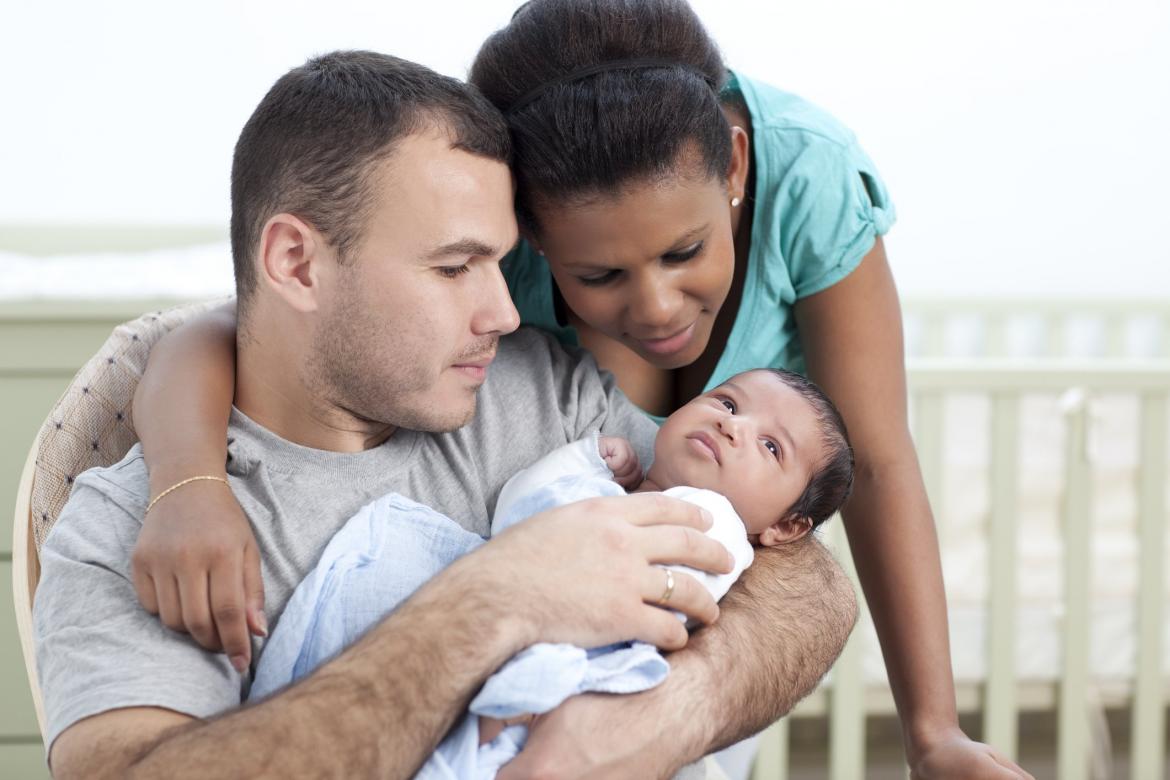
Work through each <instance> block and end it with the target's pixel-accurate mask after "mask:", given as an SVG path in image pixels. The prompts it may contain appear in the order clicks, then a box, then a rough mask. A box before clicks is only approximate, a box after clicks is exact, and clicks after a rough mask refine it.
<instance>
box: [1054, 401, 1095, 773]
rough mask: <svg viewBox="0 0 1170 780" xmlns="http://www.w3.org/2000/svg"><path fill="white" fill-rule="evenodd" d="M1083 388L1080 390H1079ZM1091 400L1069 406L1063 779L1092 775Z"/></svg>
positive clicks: (1060, 723) (1060, 735)
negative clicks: (1089, 703)
mask: <svg viewBox="0 0 1170 780" xmlns="http://www.w3.org/2000/svg"><path fill="white" fill-rule="evenodd" d="M1073 392H1077V391H1073ZM1087 426H1088V403H1087V401H1086V400H1085V399H1084V397H1083V394H1082V396H1081V398H1080V400H1079V401H1076V402H1074V403H1071V404H1070V405H1069V408H1068V428H1067V431H1068V439H1067V441H1066V444H1065V458H1066V460H1065V486H1064V505H1063V507H1062V510H1061V515H1062V519H1063V521H1064V610H1065V611H1064V668H1063V670H1062V673H1061V680H1060V707H1059V712H1058V715H1057V770H1056V776H1057V777H1059V778H1061V780H1087V778H1088V770H1089V762H1088V754H1087V751H1088V746H1089V727H1088V726H1089V721H1088V715H1087V712H1086V702H1087V701H1088V691H1089V674H1088V672H1089V652H1088V651H1089V610H1088V605H1089V582H1090V577H1091V571H1090V568H1089V561H1090V557H1089V500H1090V494H1089V463H1088V448H1087V446H1086V445H1087V430H1086V429H1087Z"/></svg>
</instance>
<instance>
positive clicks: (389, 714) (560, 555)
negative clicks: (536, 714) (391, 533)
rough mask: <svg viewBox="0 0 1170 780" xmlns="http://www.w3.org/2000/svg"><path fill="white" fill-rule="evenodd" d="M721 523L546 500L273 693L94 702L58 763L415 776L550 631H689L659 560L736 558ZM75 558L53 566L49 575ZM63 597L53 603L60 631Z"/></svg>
mask: <svg viewBox="0 0 1170 780" xmlns="http://www.w3.org/2000/svg"><path fill="white" fill-rule="evenodd" d="M710 525H711V520H710V517H709V516H707V515H706V514H705V513H704V512H703V511H702V510H701V509H700V508H699V507H697V506H695V505H694V504H689V503H687V502H685V501H678V500H676V499H671V498H669V497H667V496H663V495H661V494H645V495H641V496H631V497H627V496H621V497H610V498H595V499H589V500H586V501H580V502H577V503H575V504H570V505H567V506H564V507H559V508H557V509H551V510H548V511H547V512H544V513H541V517H540V518H539V519H537V518H533V519H532V520H531V521H530V522H526V523H522V524H521V525H519V526H517V527H515V528H512V529H509V530H508V531H505V532H504V533H502V534H500V535H499V536H498V537H496V538H495V539H493V540H492V542H491V543H490V544H486V545H483V546H482V547H480V548H479V549H478V550H476V551H475V552H473V553H471V554H470V555H468V556H466V557H464V558H461V559H459V560H458V561H456V562H455V563H454V564H452V565H451V566H449V567H447V568H446V569H445V570H444V571H443V572H442V573H440V574H439V575H438V576H437V577H435V578H434V579H432V580H431V581H430V582H429V583H427V584H426V585H424V586H423V587H422V588H421V589H420V590H419V591H417V592H416V593H415V594H414V595H413V596H411V597H410V598H409V599H408V600H407V601H406V602H404V603H403V604H402V605H401V606H400V607H398V609H397V610H395V612H394V613H393V614H391V616H390V617H388V618H387V619H385V620H384V621H383V622H382V623H380V624H379V625H378V626H377V627H376V628H374V629H373V630H371V631H370V632H369V633H368V634H367V635H366V636H365V637H364V638H363V639H362V640H361V641H360V642H358V643H356V644H355V645H353V646H352V647H351V648H350V649H349V650H347V651H346V652H344V653H342V654H341V655H340V656H339V657H338V658H337V659H335V660H334V661H332V662H330V663H328V664H326V665H325V666H323V667H321V668H320V669H319V670H317V672H316V673H314V674H313V675H312V676H310V677H308V678H307V679H305V680H304V681H302V682H299V683H297V684H296V685H293V686H291V687H289V688H287V689H286V690H284V691H283V692H281V693H279V694H277V695H276V696H274V697H272V698H271V699H269V700H266V701H264V702H261V703H259V704H256V705H249V706H247V707H244V708H243V709H240V710H236V711H234V712H232V713H230V714H226V715H224V716H221V717H218V718H215V719H212V720H209V721H196V720H194V719H191V718H188V717H186V716H184V715H180V714H178V713H176V712H173V711H171V710H167V709H159V708H149V707H136V708H129V709H116V710H110V711H107V712H105V713H104V714H101V715H95V716H93V717H91V718H88V719H85V720H81V721H78V722H77V723H75V724H74V725H72V726H71V727H69V728H68V729H66V730H65V731H63V732H62V733H61V735H60V736H59V737H58V738H57V739H56V740H55V742H54V744H53V746H52V753H51V759H52V764H53V769H54V772H55V773H56V774H57V775H58V776H61V777H85V778H93V777H97V778H101V777H155V776H166V777H167V778H168V780H170V779H171V778H183V777H197V778H202V777H221V776H222V777H253V776H257V775H261V774H263V775H266V776H268V775H276V776H284V775H287V776H296V777H332V776H338V777H355V776H356V777H375V776H376V777H409V776H411V775H412V774H414V772H415V771H416V770H417V769H418V767H419V766H420V765H421V764H422V762H423V761H424V760H425V758H426V757H427V756H428V755H430V753H432V752H433V751H434V749H435V747H436V745H438V743H439V741H440V740H441V738H442V737H443V736H444V735H445V734H446V733H447V731H448V730H449V729H450V728H451V726H452V725H453V724H454V723H455V721H456V719H457V718H458V717H459V716H460V715H461V714H462V713H463V712H464V711H465V710H466V707H467V703H468V701H469V700H470V698H471V696H472V695H473V693H474V692H475V691H476V690H477V689H478V688H479V687H480V684H481V683H482V682H483V680H484V679H486V677H487V676H488V675H489V674H490V673H492V672H493V671H495V669H497V668H498V667H499V666H501V665H502V664H503V662H504V661H506V660H507V659H508V658H510V657H511V656H512V655H514V654H515V653H516V652H518V651H519V650H521V649H523V648H524V647H527V646H529V645H531V644H533V643H534V642H536V641H540V640H546V641H552V642H570V643H574V644H579V645H583V646H586V647H593V646H599V645H605V644H610V643H612V642H616V641H619V640H621V639H623V638H629V637H634V638H636V639H640V640H641V641H645V642H649V643H652V644H654V645H656V646H658V647H662V648H669V649H676V648H679V647H682V646H683V645H684V644H686V641H687V634H686V631H685V630H684V629H683V627H682V624H681V623H680V622H679V621H678V620H677V619H676V618H675V617H674V616H673V615H672V614H670V613H669V612H666V611H664V610H661V609H658V608H657V607H655V606H651V603H652V602H653V601H654V600H655V599H657V597H658V596H659V594H660V593H661V591H660V590H659V588H660V587H661V579H660V577H661V570H660V569H658V568H657V567H656V566H655V565H654V562H657V561H669V562H676V563H679V564H682V565H686V566H693V567H695V568H697V569H700V570H702V571H708V572H712V573H721V572H727V571H729V570H730V568H731V561H730V560H729V556H728V554H727V550H726V549H724V547H723V546H722V545H721V544H719V543H718V542H716V541H714V540H712V539H710V538H709V537H707V536H706V535H704V533H703V531H704V530H706V529H707V528H710ZM58 557H60V556H58ZM89 568H95V567H92V566H91V567H89ZM97 568H98V569H100V571H98V572H97V575H98V579H97V580H95V581H96V582H99V583H103V584H104V585H105V586H106V587H108V588H110V589H112V590H114V591H117V592H121V594H122V596H121V598H122V599H123V601H124V602H125V603H126V604H130V603H131V601H130V599H132V598H133V597H132V594H130V593H129V584H128V583H127V582H125V581H124V578H123V575H120V574H117V573H113V572H110V571H108V570H107V569H103V568H101V567H97ZM84 569H85V567H84V566H83V567H81V570H82V571H84ZM55 571H56V572H57V573H54V572H55ZM67 571H68V569H65V568H61V569H54V568H53V567H49V568H47V569H46V572H47V573H48V577H49V578H50V579H51V578H52V577H57V578H58V579H61V578H64V577H66V576H68V575H67V573H66V572H67ZM45 585H46V582H42V587H44V586H45ZM678 585H679V587H678V588H677V590H676V592H675V595H674V598H673V599H672V601H671V603H672V604H673V605H674V606H675V607H676V608H677V609H679V610H681V611H682V612H684V613H685V614H687V615H689V616H691V617H694V618H696V619H698V620H700V621H702V622H704V623H708V622H710V621H712V620H714V619H715V618H716V616H717V615H718V612H719V610H718V607H717V606H716V604H715V601H714V600H713V599H712V598H711V596H710V594H709V593H707V591H706V590H704V589H703V588H702V587H700V586H699V585H698V583H697V582H696V581H694V580H693V579H692V578H689V577H686V576H685V575H680V577H679V581H678ZM53 603H54V602H52V600H50V601H49V602H45V603H43V604H41V605H40V606H41V609H42V610H43V613H42V614H41V616H40V617H41V624H42V627H44V626H46V625H47V626H48V627H47V628H46V633H47V634H48V635H49V636H52V634H53V632H52V628H53V627H54V626H53V625H52V624H53V620H54V615H53V612H52V606H51V605H52V604H53ZM56 619H57V620H58V621H59V620H60V619H61V617H57V618H56ZM277 630H279V628H278V629H277ZM124 640H125V641H127V642H132V641H133V637H124ZM173 641H182V642H187V641H188V640H186V639H185V638H184V639H180V638H175V639H174V640H173ZM42 650H44V651H45V652H52V650H53V648H51V647H48V646H42ZM156 672H157V670H156ZM156 683H157V684H158V685H166V684H167V682H165V681H164V680H163V679H162V678H161V677H160V678H157V679H156ZM49 692H51V691H49Z"/></svg>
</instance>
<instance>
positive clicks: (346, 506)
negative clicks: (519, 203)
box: [33, 329, 657, 745]
mask: <svg viewBox="0 0 1170 780" xmlns="http://www.w3.org/2000/svg"><path fill="white" fill-rule="evenodd" d="M592 430H601V431H603V432H605V433H609V434H612V435H620V436H625V437H627V438H629V439H630V440H631V442H633V444H634V446H635V448H636V449H637V451H638V454H639V457H641V458H642V459H643V460H642V462H643V464H649V462H650V459H651V457H652V444H653V438H654V434H655V433H656V430H657V429H656V427H655V425H654V423H653V422H652V421H650V420H649V419H648V418H647V417H646V416H645V415H643V414H642V413H641V412H640V411H639V410H638V409H637V407H635V406H634V405H633V404H632V403H631V402H630V401H629V400H627V399H626V397H625V396H624V395H622V394H621V392H620V391H619V390H617V388H616V386H615V384H614V381H613V377H612V376H610V375H609V374H606V373H601V372H599V371H598V368H597V365H596V363H595V362H594V361H593V359H592V357H590V356H589V355H588V354H587V353H584V352H577V351H572V352H566V350H565V348H563V347H561V346H560V345H559V344H557V343H556V342H555V341H554V340H553V339H552V338H551V337H549V336H548V335H547V334H545V333H543V332H541V331H535V330H527V329H522V330H521V331H519V332H517V333H516V334H513V335H511V336H508V337H505V338H503V339H501V340H500V347H499V352H498V355H497V358H496V361H495V362H494V363H493V364H492V365H491V367H490V368H489V369H488V379H487V382H485V384H484V385H483V387H482V388H481V389H480V392H479V400H478V408H477V412H476V415H475V419H474V420H473V421H472V422H471V423H469V424H468V425H466V426H465V427H463V428H461V429H460V430H458V431H454V432H452V433H444V434H428V433H418V432H415V431H407V430H399V431H397V432H396V433H395V434H394V435H393V436H391V437H390V439H389V440H388V441H387V442H386V443H385V444H383V445H381V446H379V447H376V448H374V449H371V450H367V451H365V452H360V453H349V454H346V453H337V452H326V451H322V450H314V449H309V448H307V447H301V446H298V445H296V444H293V443H291V442H288V441H285V440H283V439H281V438H279V437H278V436H276V435H275V434H273V433H272V432H270V431H267V430H265V429H263V428H261V427H260V426H259V425H257V424H256V423H255V422H253V421H252V420H250V419H248V418H247V417H245V416H244V415H243V414H241V413H240V412H239V411H234V412H233V413H232V419H231V425H230V428H229V431H228V456H229V459H228V466H227V472H228V480H229V482H230V483H231V486H232V490H233V491H234V493H235V495H236V498H237V499H239V501H240V503H241V504H242V505H243V507H244V510H245V512H246V513H247V515H248V517H249V519H250V520H251V523H252V529H253V531H254V532H255V534H256V538H257V540H258V542H259V546H260V553H261V558H262V561H263V576H264V588H265V612H266V614H267V616H268V618H269V624H270V626H271V627H273V628H275V626H276V624H277V623H278V622H279V620H280V615H281V612H283V610H284V607H285V604H286V603H287V602H288V599H289V597H290V596H291V595H292V592H293V590H294V589H295V588H296V586H297V584H298V583H299V582H300V581H301V580H302V579H303V578H304V577H305V575H306V574H308V572H309V571H310V570H311V569H312V568H313V566H314V565H315V564H316V562H317V558H318V556H319V555H320V553H321V551H322V550H323V549H324V547H325V545H326V543H327V542H328V541H329V539H330V538H331V537H332V536H333V534H334V533H335V532H336V531H337V530H338V529H340V528H341V526H342V525H343V524H344V523H345V521H346V519H348V518H349V517H350V516H351V515H353V514H354V513H355V512H356V511H357V510H358V509H360V508H361V507H362V506H363V505H364V504H366V503H368V502H369V501H371V500H373V499H374V498H376V497H378V496H380V495H383V494H386V493H391V492H396V493H401V494H402V495H404V496H407V497H408V498H411V499H413V500H415V501H418V502H419V503H422V504H426V505H427V506H431V507H434V508H435V509H437V510H439V511H440V512H443V513H444V514H446V515H447V516H449V517H450V518H452V519H453V520H455V521H457V522H458V523H460V524H461V525H463V526H464V527H465V528H467V529H468V530H471V531H474V532H476V533H479V534H481V535H484V536H486V535H487V534H488V533H489V527H490V525H489V524H490V518H491V510H492V508H493V506H494V504H495V500H496V497H497V495H498V494H499V491H500V488H502V487H503V485H504V482H506V481H507V479H508V478H509V477H510V476H511V475H512V474H513V473H515V472H516V471H518V470H519V469H521V468H524V467H525V466H528V465H529V464H531V463H532V462H534V461H535V460H536V459H537V458H539V457H541V456H542V455H544V454H545V453H547V452H549V451H551V450H553V449H554V448H556V447H559V446H561V445H563V444H566V443H568V442H571V441H575V440H576V439H578V438H580V437H581V436H583V435H585V434H586V433H588V432H590V431H592ZM148 494H149V487H148V482H147V472H146V464H145V462H144V461H143V458H142V450H141V447H139V446H135V447H134V449H132V450H131V451H130V453H129V454H128V455H127V456H126V457H125V458H124V459H123V460H122V461H121V462H120V463H118V464H116V465H114V466H111V467H109V468H104V469H93V470H91V471H87V472H85V473H84V474H82V475H81V476H79V477H78V478H77V480H76V483H75V484H74V487H73V493H72V495H71V496H70V499H69V503H68V504H66V506H65V509H64V510H63V511H62V513H61V516H60V518H59V519H58V521H57V523H56V525H55V526H54V527H53V530H52V532H51V533H50V534H49V537H48V538H47V539H46V540H45V544H44V546H43V548H42V549H41V554H40V557H41V580H40V584H39V586H38V587H37V592H36V603H35V605H34V608H33V618H34V626H35V631H36V648H37V668H38V671H39V674H40V682H41V687H42V691H43V694H44V701H45V714H46V719H47V731H46V734H45V737H46V741H45V742H46V744H47V745H51V744H52V742H53V740H55V739H56V738H57V736H58V735H59V734H60V733H61V732H62V731H63V730H64V729H66V728H68V727H69V726H70V725H72V724H73V723H76V722H77V721H78V720H80V719H82V718H85V717H88V716H90V715H95V714H97V713H100V712H105V711H107V710H111V709H116V708H120V707H165V708H167V709H172V710H176V711H178V712H182V713H186V714H188V715H192V716H194V717H200V718H202V717H209V716H211V715H214V714H216V713H219V712H222V711H224V710H227V709H230V708H233V707H235V706H237V705H239V703H240V702H241V701H242V699H243V696H244V695H246V692H247V690H246V682H245V681H242V680H241V678H240V677H239V675H237V674H236V672H235V671H234V670H233V669H232V667H231V664H230V663H229V662H228V661H227V659H226V658H225V657H224V656H223V655H222V654H216V653H209V652H206V651H204V650H203V649H201V648H200V647H199V646H198V645H197V644H196V643H195V642H194V641H193V640H192V639H191V638H190V637H188V636H186V635H185V634H178V633H175V632H173V631H170V630H169V629H167V628H166V627H165V626H163V625H162V623H160V622H159V620H158V619H157V618H156V617H154V616H152V615H150V614H148V613H147V612H146V611H145V610H144V609H143V608H142V607H141V606H140V605H139V603H138V599H137V597H136V595H135V591H134V586H133V582H132V579H131V574H130V554H131V551H132V550H133V547H134V543H135V541H136V540H137V538H138V533H139V531H140V530H141V528H142V516H143V514H144V512H145V510H146V502H147V498H148ZM175 498H180V496H179V495H176V496H175ZM263 652H264V643H263V641H261V640H254V646H253V654H252V658H253V663H255V662H256V661H257V660H258V659H259V657H260V655H261V654H262V653H263ZM423 706H425V704H423Z"/></svg>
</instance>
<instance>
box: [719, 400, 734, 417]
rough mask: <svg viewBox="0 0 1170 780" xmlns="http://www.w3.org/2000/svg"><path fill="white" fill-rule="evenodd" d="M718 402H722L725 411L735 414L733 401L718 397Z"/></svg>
mask: <svg viewBox="0 0 1170 780" xmlns="http://www.w3.org/2000/svg"><path fill="white" fill-rule="evenodd" d="M719 403H721V404H723V406H724V408H726V409H727V411H729V412H731V413H732V414H735V401H732V400H731V399H730V398H720V399H719Z"/></svg>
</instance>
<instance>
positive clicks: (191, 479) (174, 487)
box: [143, 476, 232, 517]
mask: <svg viewBox="0 0 1170 780" xmlns="http://www.w3.org/2000/svg"><path fill="white" fill-rule="evenodd" d="M204 479H210V480H214V481H215V482H222V483H223V484H225V485H227V486H228V489H229V490H230V489H231V487H232V486H231V485H230V484H228V481H227V480H226V479H224V478H223V477H212V476H203V477H187V478H186V479H184V480H183V481H182V482H176V483H175V484H173V485H171V486H170V487H169V488H167V489H166V490H164V491H163V492H161V493H159V494H158V495H157V496H155V497H154V500H153V501H151V502H150V503H149V504H147V505H146V512H145V513H144V514H143V517H145V516H146V515H148V514H150V510H152V509H154V505H155V504H157V503H158V502H159V501H161V500H162V499H164V498H166V496H167V494H168V493H170V492H171V491H172V490H178V489H179V488H181V487H183V485H190V484H191V483H192V482H199V481H200V480H204Z"/></svg>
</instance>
